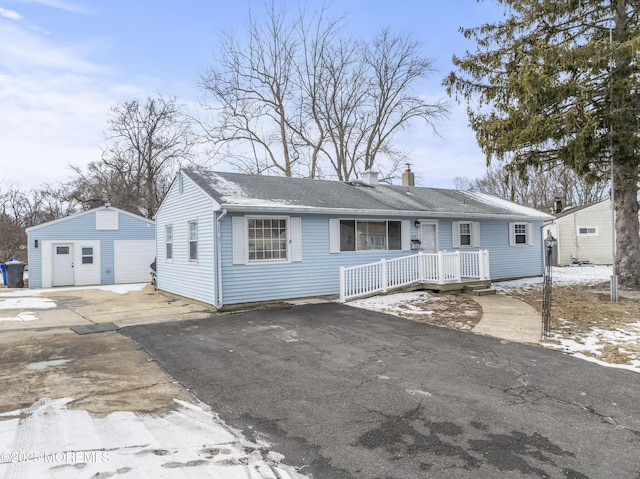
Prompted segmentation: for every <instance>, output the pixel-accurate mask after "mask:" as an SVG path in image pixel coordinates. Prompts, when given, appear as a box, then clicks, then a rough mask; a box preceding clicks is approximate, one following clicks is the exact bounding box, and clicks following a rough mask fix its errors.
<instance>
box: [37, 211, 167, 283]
mask: <svg viewBox="0 0 640 479" xmlns="http://www.w3.org/2000/svg"><path fill="white" fill-rule="evenodd" d="M95 213H96V211H90V212H86V213H85V214H79V215H73V216H70V217H68V218H63V219H60V220H56V221H53V222H51V223H45V224H43V225H40V226H38V227H35V228H34V229H33V230H31V231H29V232H28V233H27V237H28V254H29V259H28V263H29V287H30V288H42V287H48V286H50V285H51V264H50V261H51V256H52V255H51V252H50V251H43V250H44V248H50V247H51V244H52V242H56V243H60V242H68V243H73V244H74V255H75V251H78V253H79V252H80V251H81V250H80V249H79V248H81V246H82V245H83V244H84V245H85V246H93V247H94V248H95V250H94V255H99V256H96V257H95V258H94V265H92V267H93V268H97V272H96V271H91V272H89V269H90V268H86V271H80V269H82V268H79V272H74V278H75V282H76V284H78V285H79V284H113V283H114V249H113V242H114V241H115V240H154V239H155V227H154V225H153V224H152V223H150V222H149V221H148V220H145V219H143V218H137V217H135V216H132V215H128V214H124V213H122V212H119V218H118V224H119V229H118V230H117V231H116V230H96V217H95ZM36 239H37V240H38V248H35V245H34V243H35V240H36ZM78 259H79V258H78V257H74V263H76V264H77V262H78ZM43 262H46V264H44V263H43ZM43 273H44V274H45V276H46V277H44V278H43Z"/></svg>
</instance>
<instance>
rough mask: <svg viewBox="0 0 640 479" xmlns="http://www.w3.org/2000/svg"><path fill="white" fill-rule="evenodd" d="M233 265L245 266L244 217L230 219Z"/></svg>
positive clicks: (245, 236) (245, 237)
mask: <svg viewBox="0 0 640 479" xmlns="http://www.w3.org/2000/svg"><path fill="white" fill-rule="evenodd" d="M231 221H232V224H231V228H232V239H231V241H232V243H233V264H245V263H246V262H247V235H246V230H245V221H244V216H234V217H233V218H231Z"/></svg>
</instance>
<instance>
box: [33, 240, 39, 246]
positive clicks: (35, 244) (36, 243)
mask: <svg viewBox="0 0 640 479" xmlns="http://www.w3.org/2000/svg"><path fill="white" fill-rule="evenodd" d="M33 247H34V248H37V247H38V240H35V241H34V242H33Z"/></svg>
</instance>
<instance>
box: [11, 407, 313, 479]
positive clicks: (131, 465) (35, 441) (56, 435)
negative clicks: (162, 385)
mask: <svg viewBox="0 0 640 479" xmlns="http://www.w3.org/2000/svg"><path fill="white" fill-rule="evenodd" d="M71 401H72V399H70V398H60V399H47V398H43V399H41V400H40V401H38V402H37V403H35V404H33V405H32V406H31V407H29V408H26V409H19V410H16V411H10V412H5V413H3V414H0V477H2V478H6V479H9V478H16V479H17V478H25V477H37V478H42V479H58V478H59V479H66V478H68V477H102V478H107V477H120V476H121V475H122V477H124V476H125V475H126V477H135V478H149V479H156V478H180V477H184V478H187V477H198V478H217V479H223V478H224V479H227V478H230V479H301V478H303V477H306V476H302V475H300V474H298V473H297V472H296V471H295V470H294V469H293V468H292V467H289V466H286V465H284V464H282V463H281V461H282V459H283V456H282V455H280V454H277V453H275V452H270V451H269V450H268V445H267V444H264V443H253V442H250V441H247V440H246V439H244V437H243V435H242V434H241V433H240V432H239V431H237V430H235V429H233V428H230V427H229V426H227V425H225V424H224V423H223V422H222V421H221V420H220V419H219V418H218V416H217V415H216V414H214V413H212V412H211V411H210V410H208V409H207V407H206V406H204V405H193V404H189V403H186V402H184V401H178V400H176V402H177V403H178V408H177V409H176V410H175V411H172V412H170V413H168V414H166V415H161V416H158V415H148V414H138V413H134V412H127V411H122V412H113V413H111V414H108V415H106V416H94V415H91V414H90V413H88V412H87V411H82V410H73V409H67V404H68V403H69V402H71Z"/></svg>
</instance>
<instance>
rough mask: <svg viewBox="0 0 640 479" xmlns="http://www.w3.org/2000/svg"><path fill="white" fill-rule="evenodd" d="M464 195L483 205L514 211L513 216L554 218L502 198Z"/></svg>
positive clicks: (471, 193)
mask: <svg viewBox="0 0 640 479" xmlns="http://www.w3.org/2000/svg"><path fill="white" fill-rule="evenodd" d="M464 194H465V195H467V196H469V197H471V198H473V199H475V200H477V201H479V202H481V203H484V204H487V205H491V206H496V207H498V208H503V209H505V210H507V211H512V212H513V214H516V215H522V216H530V217H532V218H548V219H552V218H553V217H552V216H551V215H548V214H546V213H543V212H541V211H538V210H536V209H534V208H529V207H528V206H522V205H519V204H517V203H513V202H511V201H507V200H503V199H502V198H498V197H497V196H493V195H489V194H487V193H481V192H479V191H465V192H464Z"/></svg>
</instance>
